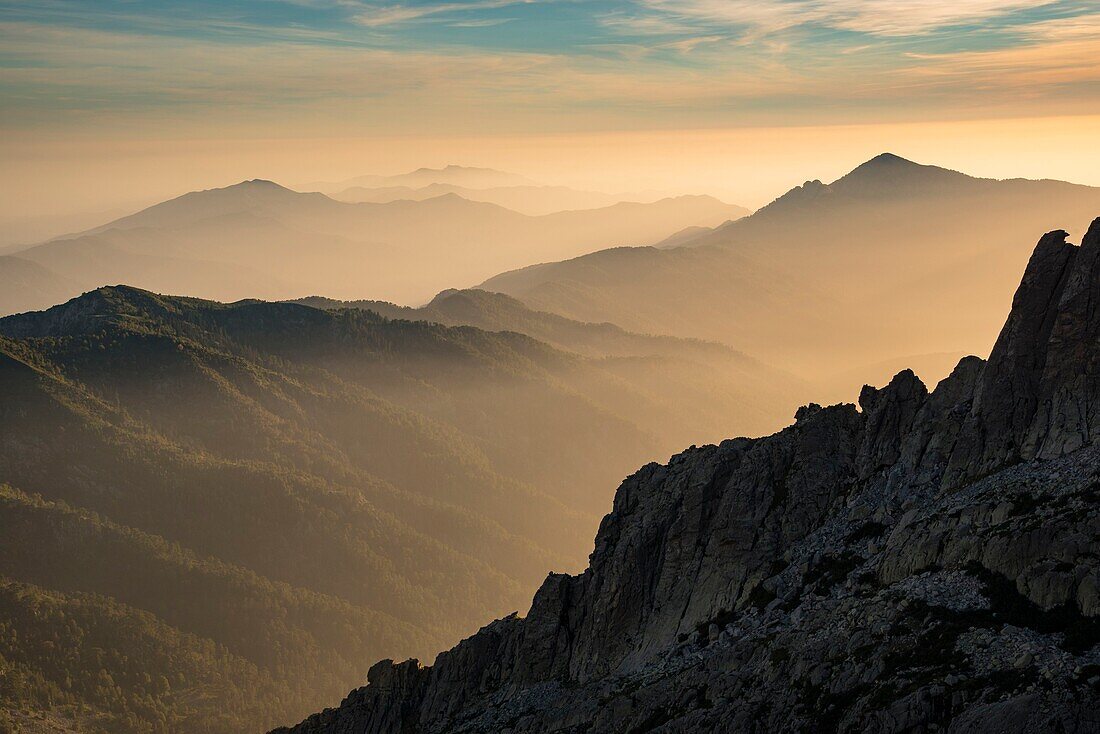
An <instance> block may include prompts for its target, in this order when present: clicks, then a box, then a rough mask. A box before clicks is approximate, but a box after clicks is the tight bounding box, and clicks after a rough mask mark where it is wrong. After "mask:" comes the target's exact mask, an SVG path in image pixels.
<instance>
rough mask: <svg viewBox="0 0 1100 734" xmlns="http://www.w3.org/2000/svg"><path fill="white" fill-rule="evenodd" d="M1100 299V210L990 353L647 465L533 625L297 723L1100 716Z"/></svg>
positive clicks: (850, 721) (386, 667)
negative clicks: (757, 435)
mask: <svg viewBox="0 0 1100 734" xmlns="http://www.w3.org/2000/svg"><path fill="white" fill-rule="evenodd" d="M1098 309H1100V219H1097V220H1096V221H1095V222H1093V224H1092V227H1091V228H1090V230H1089V232H1088V234H1087V235H1086V236H1085V238H1084V240H1083V241H1082V244H1081V246H1080V247H1077V246H1074V245H1071V244H1069V243H1067V242H1066V235H1065V233H1063V232H1054V233H1051V234H1048V235H1046V236H1045V237H1043V239H1042V240H1041V241H1040V243H1039V245H1038V247H1037V248H1036V250H1035V253H1034V255H1033V256H1032V258H1031V260H1030V263H1029V264H1028V267H1027V270H1026V272H1025V274H1024V277H1023V281H1022V283H1021V284H1020V287H1019V289H1018V291H1017V293H1016V296H1015V299H1014V301H1013V304H1012V310H1011V313H1010V315H1009V317H1008V320H1007V322H1006V324H1005V326H1004V329H1003V331H1002V332H1001V335H1000V337H999V339H998V340H997V343H996V345H995V347H994V349H993V351H992V354H991V355H990V358H989V360H988V361H983V360H981V359H978V358H976V357H969V358H967V359H964V360H963V361H961V362H960V363H959V365H958V367H957V368H956V369H955V370H954V372H953V373H952V374H951V375H950V376H949V377H948V378H946V379H945V380H943V381H942V382H941V383H940V384H939V385H938V386H936V388H935V389H934V390H933V391H931V392H929V391H928V389H927V388H926V387H925V386H924V385H923V384H922V383H921V382H920V380H918V379H917V378H916V376H915V375H914V374H913V373H912V372H910V371H905V372H901V373H900V374H898V375H897V376H896V377H895V378H894V379H893V380H892V381H891V382H890V384H889V385H887V386H886V387H884V388H882V389H874V388H870V387H867V388H864V390H863V392H862V394H861V395H860V397H859V407H858V408H857V407H856V406H853V405H836V406H832V407H826V408H822V407H819V406H816V405H809V406H806V407H804V408H802V409H800V410H799V411H798V414H797V415H796V416H795V423H794V424H793V425H792V426H790V427H789V428H787V429H785V430H783V431H781V432H780V433H777V434H775V435H773V436H769V437H766V438H761V439H755V440H750V439H743V438H739V439H733V440H729V441H724V442H723V443H722V444H720V445H718V446H705V447H701V448H695V447H693V448H691V449H689V450H687V451H685V452H684V453H682V454H680V455H678V456H675V457H673V458H672V460H671V461H670V462H669V463H668V464H667V465H663V466H661V465H657V464H650V465H648V466H645V467H643V468H641V469H640V470H639V471H638V472H636V473H635V474H634V475H633V476H631V477H629V478H628V479H627V480H626V481H625V482H624V483H623V484H622V486H621V487H620V488H619V490H618V494H617V495H616V498H615V504H614V509H613V510H612V512H611V513H610V514H608V515H607V517H605V518H604V520H603V523H602V525H601V526H600V529H599V532H598V534H597V536H596V541H595V549H594V550H593V552H592V555H591V558H590V566H589V568H588V569H587V570H586V571H584V572H583V573H582V574H580V575H578V576H566V575H558V574H551V575H550V576H549V577H548V578H547V579H546V581H545V582H544V583H543V585H542V587H541V588H540V589H539V591H538V592H537V594H536V595H535V598H534V601H533V603H532V605H531V609H530V612H529V613H528V615H527V616H526V617H525V618H520V617H518V616H516V615H513V616H511V617H508V618H505V619H502V620H498V621H496V622H493V623H492V624H490V625H488V626H487V627H485V628H483V629H482V630H481V631H479V632H478V633H477V634H475V635H473V636H472V637H470V638H469V639H467V640H464V641H463V642H461V643H460V644H458V645H457V646H456V647H455V648H453V649H452V650H449V651H447V652H444V653H442V654H440V655H439V656H438V658H437V659H436V661H435V664H434V665H432V666H431V667H421V666H420V665H419V663H417V662H416V661H407V662H404V663H398V664H395V663H393V662H392V661H383V662H380V663H378V664H376V665H375V666H374V667H372V668H371V669H370V672H369V675H368V681H369V682H368V685H366V686H365V687H363V688H360V689H358V690H356V691H353V692H352V693H351V694H350V695H349V696H348V697H347V698H346V699H345V700H344V702H343V703H342V704H341V705H340V706H339V707H338V708H335V709H330V710H326V711H324V712H322V713H320V714H316V715H314V716H311V717H310V718H309V719H307V720H306V721H304V722H302V723H301V724H299V725H298V726H296V727H294V728H293V729H291V730H289V731H293V732H296V733H298V734H312V733H314V732H333V733H341V734H343V733H351V732H356V733H357V734H358V733H366V732H370V733H379V734H381V733H384V732H385V733H389V732H513V733H515V734H518V733H519V732H647V731H655V732H656V731H662V732H686V731H735V732H780V731H850V732H926V731H945V730H946V731H951V732H960V733H961V732H1031V731H1035V732H1047V731H1059V732H1081V733H1083V732H1096V731H1100V647H1098V645H1097V643H1098V641H1100V538H1098V535H1100V444H1094V443H1093V436H1094V435H1095V433H1096V432H1097V431H1100V313H1098Z"/></svg>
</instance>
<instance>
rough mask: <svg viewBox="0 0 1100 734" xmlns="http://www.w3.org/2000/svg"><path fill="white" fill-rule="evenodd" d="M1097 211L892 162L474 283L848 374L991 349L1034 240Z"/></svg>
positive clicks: (1062, 190)
mask: <svg viewBox="0 0 1100 734" xmlns="http://www.w3.org/2000/svg"><path fill="white" fill-rule="evenodd" d="M1098 210H1100V188H1095V187H1089V186H1079V185H1074V184H1069V183H1064V182H1059V181H1049V180H1039V181H1033V180H1025V179H1006V180H993V179H984V178H976V177H972V176H969V175H966V174H964V173H961V172H958V171H951V170H948V169H945V168H940V167H937V166H929V165H922V164H918V163H914V162H912V161H908V160H905V159H904V158H901V157H899V156H896V155H891V154H883V155H880V156H877V157H875V158H873V159H871V160H869V161H867V162H865V163H863V164H861V165H859V166H857V167H856V168H854V169H853V170H852V171H851V172H849V173H848V174H846V175H844V176H842V177H840V178H839V179H837V180H835V181H833V182H831V183H823V182H821V181H810V182H807V183H806V184H804V185H802V186H798V187H795V188H793V189H791V190H790V191H788V192H787V193H786V194H784V195H783V196H780V197H779V198H777V199H776V200H775V201H773V202H772V203H770V204H768V205H767V206H765V207H763V208H761V209H759V210H757V211H756V212H754V213H753V214H751V215H749V216H746V217H743V218H739V219H737V220H735V221H732V222H728V223H725V224H722V225H720V226H718V227H716V228H714V229H713V230H703V231H699V232H697V233H696V234H695V235H694V236H687V237H681V238H678V239H675V240H674V241H673V242H672V243H671V245H669V244H665V245H662V246H660V247H657V248H654V247H634V248H611V249H607V250H602V251H598V252H593V253H589V254H587V255H583V256H580V257H577V258H572V259H569V260H563V261H560V262H552V263H545V264H541V265H533V266H529V267H526V268H523V269H520V270H516V271H512V272H508V273H503V274H501V275H498V276H496V277H494V278H490V279H489V280H487V281H485V282H484V283H482V284H481V285H480V286H479V287H480V288H482V289H484V290H489V291H497V292H501V293H505V294H508V295H510V296H513V297H515V298H518V299H519V300H521V301H523V302H524V303H525V304H527V305H528V306H530V307H532V308H534V309H537V310H540V311H549V312H553V313H557V314H560V315H563V316H567V317H569V318H573V319H577V320H580V321H610V322H612V323H615V324H618V325H619V326H621V327H623V328H625V329H628V330H630V331H637V332H644V333H653V334H674V335H676V336H680V337H696V338H700V339H708V340H713V341H720V342H723V343H725V344H729V345H731V346H734V347H736V348H739V349H744V350H746V351H748V352H750V353H751V354H753V355H755V356H757V357H759V358H760V359H762V360H764V361H767V362H771V363H774V364H783V365H784V366H785V367H787V368H788V369H791V370H792V371H794V372H796V373H798V372H802V373H803V374H805V375H815V376H820V375H822V374H823V373H830V372H834V371H835V372H836V373H837V374H843V373H846V372H850V371H857V370H858V369H859V368H860V367H863V366H866V365H871V364H874V363H878V362H881V361H884V360H898V359H901V358H904V357H908V356H910V355H922V354H937V353H953V354H955V355H958V356H962V355H963V354H966V353H969V352H971V351H973V350H975V349H977V348H981V349H982V351H984V349H985V348H987V347H986V346H985V345H991V344H992V340H993V338H994V336H995V335H996V333H997V328H998V327H999V326H1000V323H1001V320H1002V318H1003V316H1004V314H1003V312H1002V311H1001V310H1000V305H999V304H1001V303H1003V302H1005V301H1007V300H1008V299H1009V298H1010V297H1011V295H1012V291H1013V289H1014V288H1015V285H1016V283H1017V279H1018V275H1019V273H1020V272H1021V271H1022V269H1023V267H1024V264H1025V263H1026V261H1027V258H1028V255H1029V254H1030V252H1031V248H1032V246H1033V245H1034V244H1035V241H1036V239H1037V238H1038V236H1039V235H1040V234H1042V233H1043V232H1047V231H1050V230H1052V229H1055V228H1058V227H1064V226H1066V224H1065V223H1067V222H1068V223H1075V222H1087V221H1089V219H1091V217H1092V216H1094V215H1095V213H1096V212H1097V211H1098ZM1076 226H1079V225H1076ZM1082 233H1083V232H1081V231H1079V232H1077V233H1076V234H1077V235H1080V234H1082ZM913 366H917V365H913ZM945 374H946V373H945V372H943V373H940V374H938V375H936V377H937V379H938V378H939V377H942V376H943V375H945ZM859 384H860V383H858V382H857V383H855V384H846V383H845V384H839V385H837V386H836V388H835V389H831V390H829V391H828V397H829V398H830V399H840V398H842V397H843V396H844V395H847V394H850V392H851V391H852V390H857V389H858V388H859Z"/></svg>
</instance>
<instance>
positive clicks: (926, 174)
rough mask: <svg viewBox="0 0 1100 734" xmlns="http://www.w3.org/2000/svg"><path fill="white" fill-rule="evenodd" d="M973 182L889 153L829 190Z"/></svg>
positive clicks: (951, 172)
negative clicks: (836, 188) (835, 188)
mask: <svg viewBox="0 0 1100 734" xmlns="http://www.w3.org/2000/svg"><path fill="white" fill-rule="evenodd" d="M964 180H966V181H969V180H973V179H972V178H971V177H970V176H967V175H966V174H965V173H959V172H958V171H952V170H950V169H947V168H940V167H939V166H927V165H924V164H922V163H915V162H913V161H911V160H909V159H907V158H902V157H901V156H899V155H894V154H893V153H880V154H879V155H877V156H875V157H874V158H872V159H871V160H869V161H867V162H866V163H862V164H860V165H858V166H856V167H855V168H854V169H852V170H851V171H850V172H849V173H848V174H846V175H844V176H842V177H841V178H839V179H837V180H836V181H834V182H833V183H832V184H830V186H835V187H839V188H845V187H847V188H852V189H856V188H860V189H861V188H863V187H864V186H871V187H876V188H878V187H883V186H888V187H893V186H897V185H899V184H900V185H915V186H926V185H929V184H938V183H943V182H949V181H964Z"/></svg>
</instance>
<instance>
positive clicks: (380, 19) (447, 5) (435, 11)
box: [352, 0, 535, 28]
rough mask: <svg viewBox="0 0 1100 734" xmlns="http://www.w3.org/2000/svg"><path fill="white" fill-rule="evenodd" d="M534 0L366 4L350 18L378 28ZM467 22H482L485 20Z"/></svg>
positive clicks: (497, 21)
mask: <svg viewBox="0 0 1100 734" xmlns="http://www.w3.org/2000/svg"><path fill="white" fill-rule="evenodd" d="M534 2H535V0H472V1H471V2H442V3H436V2H433V3H401V4H397V5H381V6H366V7H365V8H364V9H363V10H361V11H358V12H356V13H355V15H354V16H353V17H352V19H353V20H354V21H355V22H356V23H359V24H360V25H364V26H367V27H369V28H378V27H381V26H388V25H394V24H397V23H404V22H408V21H412V20H417V19H420V18H427V17H430V16H442V15H451V14H455V13H471V12H476V11H483V10H496V9H498V8H505V7H508V6H511V5H529V4H532V3H534ZM488 21H489V24H490V25H497V24H499V23H500V22H502V21H501V20H500V19H488ZM467 22H468V23H469V22H474V23H477V22H483V23H484V22H485V21H476V20H475V21H467Z"/></svg>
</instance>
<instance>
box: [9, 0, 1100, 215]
mask: <svg viewBox="0 0 1100 734" xmlns="http://www.w3.org/2000/svg"><path fill="white" fill-rule="evenodd" d="M0 102H2V104H0V136H2V138H3V140H2V142H0V158H2V159H0V166H2V168H0V201H2V203H0V219H4V218H8V219H10V218H12V217H19V216H39V215H49V214H51V213H55V212H61V213H64V212H76V211H90V210H95V209H109V208H112V207H119V206H122V207H125V206H130V205H133V204H137V203H144V202H150V201H154V200H157V199H160V198H164V197H165V196H168V195H172V194H176V193H180V192H182V191H185V190H188V189H192V188H196V187H199V188H202V187H210V186H217V185H224V184H227V183H232V182H234V181H237V180H240V179H244V178H254V177H265V178H273V179H275V180H278V181H280V182H283V183H286V184H290V185H293V184H295V183H300V182H306V181H314V180H319V179H333V178H342V177H349V176H353V175H358V174H363V173H392V172H398V171H401V170H405V169H409V168H415V167H419V166H424V165H429V166H435V165H443V164H447V163H460V164H466V165H486V166H495V167H501V168H508V169H512V170H516V171H517V172H519V173H523V174H525V175H528V176H530V177H533V178H537V179H539V180H543V181H546V182H549V183H564V184H572V185H579V186H587V187H595V188H601V189H604V190H610V191H637V190H640V189H647V190H660V191H669V192H707V193H714V194H716V195H720V196H722V197H725V198H727V199H729V200H731V201H734V202H738V203H743V204H745V205H748V206H758V205H760V204H762V203H764V202H766V201H767V200H768V199H770V198H771V197H773V196H775V195H776V194H778V193H780V192H782V191H783V190H785V189H786V188H788V187H790V186H791V185H794V184H798V183H801V182H802V180H804V179H806V178H822V179H826V180H828V179H830V178H834V177H836V176H837V175H840V174H841V173H843V172H844V171H846V170H848V169H850V168H851V167H853V166H854V165H856V164H857V163H859V162H860V161H862V160H864V159H866V158H869V157H871V156H873V155H875V154H876V153H879V152H882V151H885V150H889V151H892V152H895V153H898V154H900V155H903V156H906V157H910V158H914V159H916V160H920V161H922V162H929V163H937V164H940V165H946V166H950V167H954V168H959V169H962V170H966V171H967V172H970V173H974V174H978V175H988V176H995V177H1007V176H1027V177H1052V178H1064V179H1069V180H1074V181H1078V182H1082V183H1092V184H1097V185H1100V165H1098V163H1100V152H1098V149H1100V146H1098V145H1097V144H1096V142H1095V141H1096V140H1097V139H1098V138H1100V124H1098V120H1100V2H1096V1H1095V0H1089V1H1088V2H1081V1H1079V0H1055V1H1054V2H1026V1H1020V0H968V1H967V2H957V1H956V2H945V1H943V0H862V1H859V2H856V1H853V0H761V1H757V2H741V1H738V0H676V1H675V2H673V1H672V0H468V1H466V2H459V1H451V2H440V1H438V0H431V1H419V2H400V1H396V0H391V1H390V2H374V1H373V0H220V1H218V2H215V1H214V0H206V1H197V0H186V1H184V2H167V1H166V0H149V1H148V2H142V3H132V2H127V1H125V0H103V2H97V3H95V7H94V8H92V7H91V6H90V5H89V3H87V2H82V1H81V0H36V2H14V3H13V2H0Z"/></svg>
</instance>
